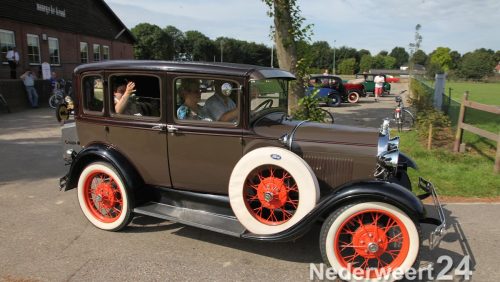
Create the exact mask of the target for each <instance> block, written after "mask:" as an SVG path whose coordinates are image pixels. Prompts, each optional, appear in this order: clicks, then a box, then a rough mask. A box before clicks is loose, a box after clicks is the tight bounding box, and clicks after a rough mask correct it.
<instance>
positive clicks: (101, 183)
mask: <svg viewBox="0 0 500 282" xmlns="http://www.w3.org/2000/svg"><path fill="white" fill-rule="evenodd" d="M78 202H79V203H80V208H81V209H82V212H83V214H84V215H85V217H86V218H87V219H88V220H89V221H90V222H91V223H92V224H93V225H95V226H96V227H98V228H100V229H103V230H108V231H117V230H120V229H122V228H123V227H125V226H126V225H127V224H128V223H129V220H130V219H131V207H130V200H129V195H128V193H127V190H126V188H125V185H124V183H123V181H122V179H121V178H120V176H119V175H118V173H117V172H116V170H115V169H114V168H113V167H112V166H111V165H109V164H107V163H102V162H96V163H91V164H89V165H88V166H87V167H85V169H84V170H83V171H82V173H81V174H80V178H79V179H78Z"/></svg>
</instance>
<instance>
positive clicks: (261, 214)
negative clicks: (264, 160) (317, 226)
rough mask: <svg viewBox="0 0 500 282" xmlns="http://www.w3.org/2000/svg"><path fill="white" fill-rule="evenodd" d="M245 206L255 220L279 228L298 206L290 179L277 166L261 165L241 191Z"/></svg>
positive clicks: (295, 186)
mask: <svg viewBox="0 0 500 282" xmlns="http://www.w3.org/2000/svg"><path fill="white" fill-rule="evenodd" d="M244 197H245V204H246V207H247V209H248V211H249V212H250V214H252V215H253V216H254V217H255V218H256V219H257V220H258V221H260V222H262V223H265V224H269V225H278V224H282V223H285V222H287V221H288V220H289V219H290V218H291V217H292V216H293V214H294V213H295V211H296V210H297V207H298V203H299V190H298V188H297V184H296V183H295V180H294V179H293V177H292V176H291V175H290V174H289V173H288V172H287V171H286V170H284V169H282V168H280V167H277V166H273V165H270V166H263V167H260V168H257V169H256V170H255V171H253V172H252V173H250V175H249V176H248V178H247V181H246V184H245V189H244Z"/></svg>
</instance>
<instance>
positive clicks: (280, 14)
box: [274, 0, 304, 112]
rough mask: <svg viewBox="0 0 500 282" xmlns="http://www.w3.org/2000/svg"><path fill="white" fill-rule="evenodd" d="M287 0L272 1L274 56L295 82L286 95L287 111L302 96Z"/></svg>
mask: <svg viewBox="0 0 500 282" xmlns="http://www.w3.org/2000/svg"><path fill="white" fill-rule="evenodd" d="M290 5H291V4H290V1H288V0H275V1H274V27H275V34H274V40H275V43H276V55H277V57H278V64H279V67H280V68H281V69H284V70H287V71H289V72H291V73H293V74H294V75H295V76H296V77H297V81H296V82H294V83H292V85H291V87H290V91H289V95H288V111H289V112H291V111H292V110H294V109H295V108H296V107H297V103H298V100H299V99H300V98H302V97H303V96H304V83H303V78H302V77H300V76H299V75H297V43H296V42H295V40H294V37H293V34H291V33H290V31H293V26H292V17H291V14H290V11H291V7H290Z"/></svg>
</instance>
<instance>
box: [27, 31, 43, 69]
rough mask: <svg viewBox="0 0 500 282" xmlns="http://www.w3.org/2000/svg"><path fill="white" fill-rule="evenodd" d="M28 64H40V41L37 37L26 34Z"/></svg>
mask: <svg viewBox="0 0 500 282" xmlns="http://www.w3.org/2000/svg"><path fill="white" fill-rule="evenodd" d="M28 62H29V63H30V64H40V41H39V39H38V35H34V34H28Z"/></svg>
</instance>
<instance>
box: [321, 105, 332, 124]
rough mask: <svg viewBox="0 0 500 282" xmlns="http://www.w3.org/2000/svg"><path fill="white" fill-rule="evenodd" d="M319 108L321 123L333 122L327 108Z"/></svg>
mask: <svg viewBox="0 0 500 282" xmlns="http://www.w3.org/2000/svg"><path fill="white" fill-rule="evenodd" d="M319 109H320V110H321V111H322V112H323V119H322V122H323V123H331V124H333V123H334V120H333V114H332V113H330V112H329V111H328V110H325V109H322V108H319Z"/></svg>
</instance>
